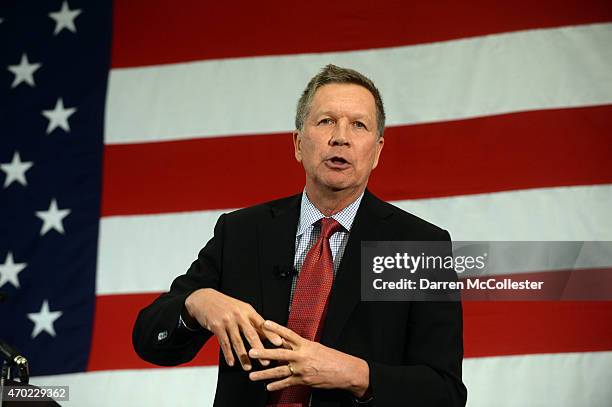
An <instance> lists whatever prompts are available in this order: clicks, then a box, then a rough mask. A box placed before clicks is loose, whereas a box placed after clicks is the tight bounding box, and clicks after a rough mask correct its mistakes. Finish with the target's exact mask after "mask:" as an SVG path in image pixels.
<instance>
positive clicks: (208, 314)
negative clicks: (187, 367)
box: [185, 288, 282, 370]
mask: <svg viewBox="0 0 612 407" xmlns="http://www.w3.org/2000/svg"><path fill="white" fill-rule="evenodd" d="M185 309H186V310H187V312H188V313H189V316H190V317H192V318H193V319H195V320H196V321H197V322H198V323H199V324H200V325H201V326H203V327H204V328H206V329H208V330H209V331H211V332H212V333H213V334H215V335H216V336H217V339H218V340H219V345H220V346H221V350H222V351H223V355H224V357H225V361H226V362H227V364H228V365H230V366H234V354H233V353H232V348H234V352H236V356H238V360H239V361H240V364H241V365H242V368H243V369H244V370H251V361H250V360H249V357H248V355H247V352H246V349H245V347H244V343H243V342H242V337H241V336H240V334H241V333H242V334H243V335H244V337H245V338H246V340H247V341H248V342H249V344H250V345H251V348H253V349H263V347H264V346H263V344H262V343H261V338H263V337H265V338H268V340H269V341H270V342H272V343H273V344H274V345H276V346H281V345H282V339H281V337H280V336H279V335H277V334H276V333H274V332H272V331H267V332H264V331H263V329H262V326H263V323H264V319H263V318H262V317H261V315H259V314H258V313H257V311H255V309H254V308H253V307H252V306H251V305H250V304H247V303H246V302H243V301H240V300H237V299H235V298H232V297H230V296H227V295H225V294H223V293H220V292H219V291H216V290H213V289H212V288H202V289H199V290H196V291H194V292H193V293H191V295H189V296H188V297H187V299H186V300H185ZM260 363H261V364H262V365H263V366H267V365H268V364H269V361H267V360H266V359H264V358H262V359H260Z"/></svg>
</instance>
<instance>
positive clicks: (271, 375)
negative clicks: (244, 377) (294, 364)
mask: <svg viewBox="0 0 612 407" xmlns="http://www.w3.org/2000/svg"><path fill="white" fill-rule="evenodd" d="M288 376H291V370H289V367H287V365H284V366H277V367H272V368H270V369H266V370H260V371H259V372H251V373H249V379H251V380H252V381H254V382H256V381H259V380H270V379H282V378H285V377H288Z"/></svg>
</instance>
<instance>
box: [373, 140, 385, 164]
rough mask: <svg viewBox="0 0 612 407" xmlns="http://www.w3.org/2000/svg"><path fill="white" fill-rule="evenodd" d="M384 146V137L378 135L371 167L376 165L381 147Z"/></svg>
mask: <svg viewBox="0 0 612 407" xmlns="http://www.w3.org/2000/svg"><path fill="white" fill-rule="evenodd" d="M384 146H385V138H384V137H379V138H378V140H377V141H376V157H375V158H374V165H373V166H372V169H374V168H376V167H377V166H378V160H379V158H380V153H381V152H382V149H383V147H384Z"/></svg>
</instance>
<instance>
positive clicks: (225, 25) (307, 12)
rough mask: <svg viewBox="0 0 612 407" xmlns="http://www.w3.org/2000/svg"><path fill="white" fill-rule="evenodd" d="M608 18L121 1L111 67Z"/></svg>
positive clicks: (595, 9) (322, 4)
mask: <svg viewBox="0 0 612 407" xmlns="http://www.w3.org/2000/svg"><path fill="white" fill-rule="evenodd" d="M606 21H612V7H610V3H609V0H592V1H586V2H585V1H580V0H568V1H553V0H541V1H536V2H534V1H529V0H515V1H513V2H499V1H491V0H475V1H469V2H456V1H444V2H428V1H415V2H410V3H406V2H402V1H396V0H386V1H378V2H376V3H372V2H371V1H367V0H353V1H351V2H350V3H348V4H347V3H345V2H333V1H331V2H330V1H326V0H313V1H308V2H292V3H291V6H288V3H287V2H286V1H281V0H269V1H266V2H263V3H262V2H239V3H236V2H223V1H221V2H210V1H208V2H203V1H199V0H182V1H180V2H179V3H174V2H170V1H167V0H147V1H144V0H118V1H115V2H114V30H113V49H112V65H113V67H129V66H142V65H156V64H165V63H174V62H184V61H194V60H202V59H216V58H231V57H244V56H256V55H279V54H296V53H308V52H327V51H345V50H354V49H368V48H383V47H393V46H401V45H411V44H419V43H427V42H434V41H444V40H450V39H456V38H463V37H472V36H479V35H486V34H493V33H501V32H507V31H517V30H525V29H537V28H549V27H558V26H564V25H575V24H588V23H595V22H606ZM151 27H154V29H151ZM228 44H231V46H228Z"/></svg>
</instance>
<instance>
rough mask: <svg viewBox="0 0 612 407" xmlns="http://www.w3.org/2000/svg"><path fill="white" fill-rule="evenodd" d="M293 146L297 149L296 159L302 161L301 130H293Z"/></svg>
mask: <svg viewBox="0 0 612 407" xmlns="http://www.w3.org/2000/svg"><path fill="white" fill-rule="evenodd" d="M293 148H294V150H295V159H296V161H297V162H299V163H301V162H302V136H301V135H300V131H299V130H296V131H294V132H293Z"/></svg>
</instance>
